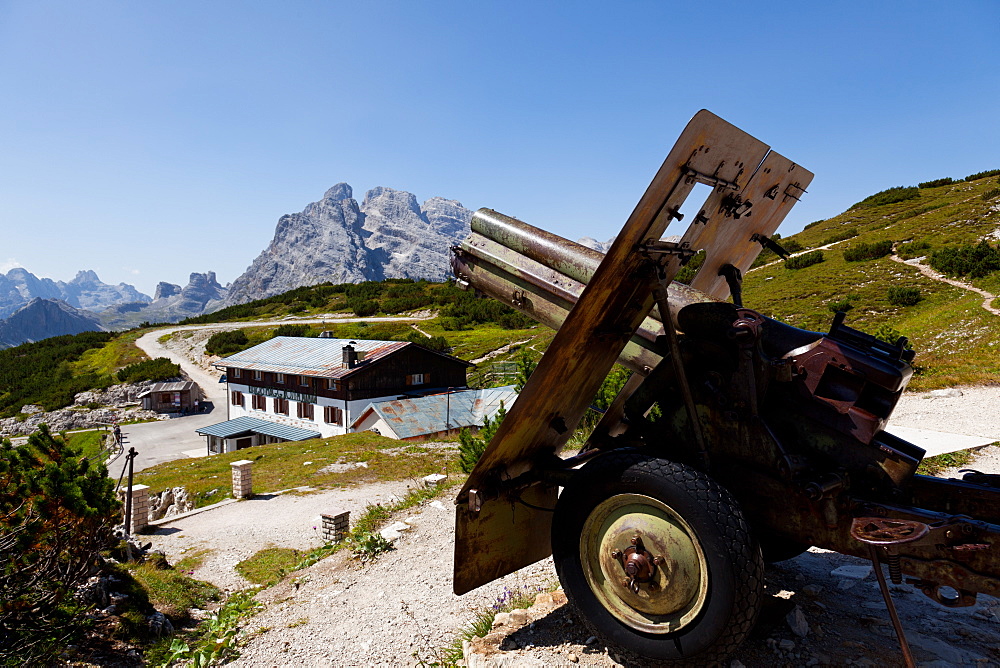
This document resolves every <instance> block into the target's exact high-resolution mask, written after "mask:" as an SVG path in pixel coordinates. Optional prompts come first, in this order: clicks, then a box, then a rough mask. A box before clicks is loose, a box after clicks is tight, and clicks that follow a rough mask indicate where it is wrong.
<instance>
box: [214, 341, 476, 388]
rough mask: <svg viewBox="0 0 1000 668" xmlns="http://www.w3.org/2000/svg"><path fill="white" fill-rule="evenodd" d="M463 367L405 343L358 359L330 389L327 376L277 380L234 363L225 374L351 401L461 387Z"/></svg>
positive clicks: (248, 382)
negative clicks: (379, 356)
mask: <svg viewBox="0 0 1000 668" xmlns="http://www.w3.org/2000/svg"><path fill="white" fill-rule="evenodd" d="M467 369H468V366H467V365H466V364H465V363H464V362H462V361H461V360H458V359H453V358H449V357H446V356H443V355H439V354H436V353H434V352H431V351H429V350H426V349H424V348H420V347H418V346H407V347H405V348H403V349H402V350H400V351H398V352H395V353H393V354H392V355H388V356H387V357H384V358H382V359H378V360H374V361H373V362H372V363H370V364H366V363H364V362H362V363H361V364H360V366H359V367H358V368H357V369H356V370H353V371H352V372H351V374H350V377H349V378H346V379H335V380H336V387H335V388H333V389H331V388H330V387H329V383H328V379H327V378H321V377H315V376H308V375H307V374H302V375H288V374H286V375H285V376H284V381H283V382H281V383H279V382H278V380H277V374H274V373H271V372H269V371H262V372H260V378H256V377H255V375H254V372H253V371H250V370H247V369H240V370H239V372H238V373H239V375H238V376H237V369H236V368H235V367H227V368H226V378H227V380H228V381H229V382H230V383H231V384H232V383H237V384H240V385H244V386H247V387H261V388H269V389H271V390H274V391H284V392H297V393H302V394H310V395H315V396H316V397H321V398H324V399H339V400H342V401H343V400H347V401H351V402H353V401H359V400H365V399H367V400H368V401H369V402H371V401H372V400H376V399H378V400H381V398H383V397H387V396H388V397H391V398H393V399H395V398H396V396H397V395H399V394H402V393H404V392H410V391H414V390H421V389H430V388H435V387H465V385H466V371H467ZM345 371H346V370H345ZM414 374H422V375H423V376H424V382H420V383H415V382H413V376H414ZM408 380H409V382H408Z"/></svg>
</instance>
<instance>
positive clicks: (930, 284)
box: [744, 177, 1000, 390]
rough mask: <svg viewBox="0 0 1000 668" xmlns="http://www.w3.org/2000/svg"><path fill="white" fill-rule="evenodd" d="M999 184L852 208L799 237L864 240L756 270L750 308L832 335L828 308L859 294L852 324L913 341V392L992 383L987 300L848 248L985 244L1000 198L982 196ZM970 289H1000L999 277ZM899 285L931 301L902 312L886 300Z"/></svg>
mask: <svg viewBox="0 0 1000 668" xmlns="http://www.w3.org/2000/svg"><path fill="white" fill-rule="evenodd" d="M996 185H997V179H996V177H992V178H987V179H980V180H979V181H975V182H971V183H965V182H963V183H957V184H952V185H949V186H941V187H938V188H927V189H922V190H921V191H920V197H918V198H916V199H912V200H907V201H905V202H899V203H896V204H889V205H885V206H880V207H875V208H871V209H852V210H850V211H847V212H845V213H843V214H840V215H839V216H835V217H833V218H830V219H829V220H825V221H822V222H820V223H818V224H815V225H813V226H811V227H810V228H809V229H807V230H803V231H802V232H800V233H799V234H796V235H793V237H791V238H794V239H795V240H797V241H799V242H800V243H801V244H802V245H803V246H804V247H805V248H815V247H818V246H819V245H821V244H822V243H823V240H824V239H827V238H829V237H831V236H833V235H835V234H836V233H837V232H838V231H841V230H843V229H847V228H851V227H857V228H858V230H859V236H858V237H856V238H855V239H850V240H847V241H843V242H840V243H838V244H836V245H835V246H833V247H832V248H830V249H829V250H826V251H824V256H825V258H826V259H825V261H824V262H822V263H820V264H817V265H813V266H811V267H807V268H805V269H797V270H790V269H786V268H785V267H784V266H783V265H782V264H776V265H771V266H767V267H763V268H760V269H757V270H754V271H751V272H748V273H747V276H746V282H745V285H744V289H745V294H744V302H745V303H746V304H747V306H749V307H751V308H755V309H758V310H760V311H762V312H763V313H765V314H767V315H772V316H774V317H777V318H779V319H781V320H784V321H785V322H788V323H790V324H792V325H795V326H797V327H803V328H806V329H813V330H817V331H824V330H826V329H827V328H828V327H829V324H830V321H831V320H832V318H833V313H832V312H831V311H830V310H829V308H828V307H827V304H828V303H829V302H831V301H837V300H840V299H844V298H845V297H853V299H854V302H853V303H854V308H853V309H852V310H850V311H849V312H848V314H847V323H848V324H849V325H851V326H853V327H856V328H858V329H861V330H864V331H868V332H874V331H875V329H876V328H877V327H878V326H879V325H888V326H890V327H892V328H894V329H896V330H898V331H899V332H900V333H902V334H904V335H906V336H908V337H909V338H910V340H911V342H912V344H913V347H914V349H915V350H916V352H917V356H916V359H915V364H916V366H917V368H918V373H917V375H916V376H914V379H913V381H912V382H911V384H910V387H911V389H917V390H922V389H932V388H936V387H944V386H948V385H955V384H966V383H983V382H991V381H993V380H994V379H995V378H997V377H1000V318H998V317H996V316H993V315H991V314H989V313H987V312H986V311H985V310H983V309H982V308H981V307H980V304H981V303H982V298H981V297H980V296H978V295H976V294H974V293H972V292H969V291H967V290H962V289H960V288H955V287H952V286H949V285H946V284H943V283H940V282H937V281H933V280H931V279H929V278H927V277H925V276H923V275H921V274H920V273H919V271H917V270H916V269H915V268H913V267H909V266H906V265H902V264H899V263H896V262H893V261H892V260H890V259H888V258H882V259H879V260H869V261H864V262H846V261H844V259H843V254H842V251H843V249H844V248H846V247H848V246H850V245H851V244H852V243H857V242H867V243H870V242H874V241H881V240H885V239H888V240H892V241H897V242H899V241H907V240H911V239H913V240H917V241H926V242H928V243H930V244H931V246H932V249H933V248H941V247H942V246H945V245H949V244H971V243H976V242H978V241H979V240H980V239H982V238H983V237H984V236H986V235H987V234H990V233H993V232H994V231H995V230H997V229H998V228H1000V211H998V210H997V209H1000V207H997V206H996V204H997V202H998V201H1000V200H992V201H991V202H984V201H983V200H982V199H981V198H980V195H981V194H982V193H983V192H985V191H987V190H990V189H992V188H995V187H996ZM970 282H971V283H973V284H974V285H976V286H978V287H981V288H983V289H986V290H990V291H994V292H996V291H1000V275H997V274H993V275H992V276H989V277H987V278H985V279H976V280H971V281H970ZM890 285H892V286H906V287H915V288H918V289H919V290H920V292H921V295H922V297H923V299H922V301H920V302H919V303H918V304H917V305H915V306H906V307H900V306H892V305H891V304H889V303H888V301H887V300H886V291H887V289H888V287H889V286H890Z"/></svg>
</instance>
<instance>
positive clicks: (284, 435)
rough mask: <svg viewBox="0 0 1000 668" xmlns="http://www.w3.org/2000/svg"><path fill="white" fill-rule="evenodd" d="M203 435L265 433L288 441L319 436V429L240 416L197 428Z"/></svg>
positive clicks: (227, 436)
mask: <svg viewBox="0 0 1000 668" xmlns="http://www.w3.org/2000/svg"><path fill="white" fill-rule="evenodd" d="M197 431H198V433H199V434H201V435H202V436H217V437H218V438H233V437H236V436H242V435H245V434H251V433H253V434H264V435H265V436H274V437H275V438H281V439H284V440H286V441H305V440H307V439H310V438H319V437H320V436H321V434H320V433H319V432H318V431H312V430H310V429H301V428H299V427H291V426H289V425H287V424H278V423H276V422H268V421H267V420H258V419H257V418H252V417H245V416H244V417H238V418H236V419H235V420H227V421H226V422H219V423H218V424H210V425H208V426H207V427H202V428H201V429H198V430H197Z"/></svg>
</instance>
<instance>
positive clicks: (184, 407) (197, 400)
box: [138, 380, 202, 413]
mask: <svg viewBox="0 0 1000 668" xmlns="http://www.w3.org/2000/svg"><path fill="white" fill-rule="evenodd" d="M138 398H139V400H140V401H142V407H143V408H144V409H146V410H148V411H156V412H157V413H191V412H194V410H195V408H196V407H200V406H201V401H202V396H201V388H200V387H198V383H195V382H194V381H190V380H184V381H176V382H171V383H156V384H154V385H150V386H149V387H147V388H146V389H145V390H143V391H142V392H140V393H139V397H138Z"/></svg>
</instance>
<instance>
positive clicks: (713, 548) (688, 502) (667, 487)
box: [552, 451, 764, 665]
mask: <svg viewBox="0 0 1000 668" xmlns="http://www.w3.org/2000/svg"><path fill="white" fill-rule="evenodd" d="M552 548H553V558H554V560H555V565H556V570H557V571H558V573H559V580H560V581H561V582H562V585H563V589H564V590H565V592H566V595H567V596H568V597H569V599H570V601H572V602H573V604H574V605H575V606H576V607H577V608H578V610H579V611H580V612H581V613H582V615H583V617H584V618H585V619H586V620H587V623H588V624H589V625H590V626H591V627H592V628H593V629H594V631H596V632H597V634H598V635H599V636H601V637H602V638H604V639H605V640H606V641H607V642H608V643H609V644H611V645H613V646H617V647H620V648H622V649H625V650H627V651H630V652H633V653H635V654H638V655H641V656H644V657H648V658H652V659H656V660H658V661H660V662H667V663H671V662H674V661H676V662H678V663H685V665H690V662H692V661H693V662H696V663H713V662H717V661H721V660H723V659H725V658H726V657H727V656H729V655H730V654H732V653H733V652H734V651H735V650H736V648H737V647H738V646H739V645H740V643H741V642H743V640H744V638H746V636H747V634H748V633H749V632H750V629H751V628H752V627H753V624H754V622H755V621H756V618H757V613H758V611H759V610H760V606H761V601H762V595H763V587H764V563H763V560H762V558H761V552H760V548H759V547H758V546H757V543H756V542H755V541H754V539H753V537H752V534H751V532H750V529H749V527H748V526H747V523H746V522H745V521H744V519H743V515H742V513H741V512H740V509H739V506H738V505H737V503H736V501H735V499H733V497H732V495H730V494H729V492H727V491H726V490H725V489H723V488H722V487H720V486H719V485H718V484H717V483H716V482H715V481H713V480H712V479H711V478H709V477H708V476H706V475H704V474H703V473H700V472H699V471H696V470H695V469H692V468H690V467H688V466H684V465H682V464H677V463H674V462H670V461H666V460H663V459H658V458H655V457H650V456H648V455H644V454H641V453H638V452H635V451H630V452H611V453H608V454H605V455H602V456H600V457H598V458H597V459H595V460H593V461H591V462H589V463H588V464H587V465H586V466H584V467H583V469H581V471H580V472H579V473H578V474H577V475H576V477H575V478H574V479H573V480H572V481H571V482H570V484H569V485H568V486H567V487H566V489H565V490H564V492H563V494H562V496H561V497H560V498H559V502H558V503H557V505H556V509H555V516H554V518H553V522H552Z"/></svg>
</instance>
